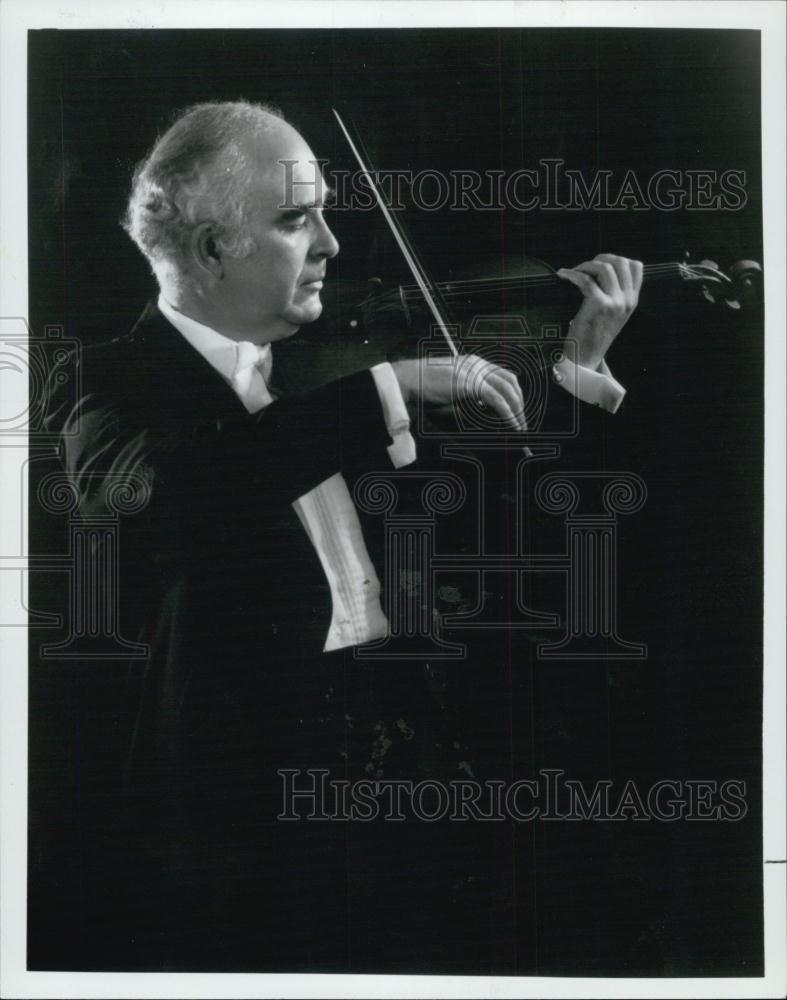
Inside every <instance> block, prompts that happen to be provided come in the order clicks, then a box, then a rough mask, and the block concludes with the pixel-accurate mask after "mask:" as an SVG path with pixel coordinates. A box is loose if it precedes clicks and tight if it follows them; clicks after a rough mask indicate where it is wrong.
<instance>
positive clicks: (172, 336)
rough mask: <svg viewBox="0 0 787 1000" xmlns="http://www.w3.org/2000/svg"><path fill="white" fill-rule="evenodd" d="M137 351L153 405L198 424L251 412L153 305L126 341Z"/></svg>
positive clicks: (143, 386) (142, 389)
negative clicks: (185, 413)
mask: <svg viewBox="0 0 787 1000" xmlns="http://www.w3.org/2000/svg"><path fill="white" fill-rule="evenodd" d="M123 339H124V340H126V341H127V343H128V346H129V347H130V349H131V350H132V353H133V357H134V364H135V367H136V368H137V371H138V373H139V378H140V380H141V383H140V385H139V391H140V392H142V393H144V394H145V396H147V398H148V401H149V402H150V404H151V405H156V406H158V407H160V408H162V409H164V410H168V411H170V410H171V411H174V412H176V413H183V412H189V413H191V414H192V415H193V416H195V417H196V418H197V420H215V419H218V418H220V417H226V416H231V415H232V414H238V413H241V414H243V413H245V412H246V410H245V408H244V406H243V404H242V403H241V401H240V400H239V399H238V397H237V395H236V394H235V391H234V390H233V389H232V387H231V386H230V385H228V384H227V383H226V382H225V381H224V379H223V378H222V377H221V375H219V373H218V372H217V371H216V370H215V368H213V366H212V365H210V364H209V363H208V362H207V361H206V360H205V358H203V356H202V355H201V354H200V353H199V352H198V351H196V350H195V349H194V348H193V347H192V346H191V344H189V342H188V341H187V340H186V338H185V337H184V336H182V334H181V333H179V332H178V330H176V329H175V327H174V326H173V325H172V324H171V323H170V322H169V321H168V320H167V319H166V318H165V317H164V316H163V315H162V314H161V312H160V311H159V309H158V307H157V305H156V304H155V302H152V301H151V302H149V303H148V305H147V306H146V307H145V311H144V312H143V313H142V315H141V316H140V318H139V320H138V321H137V323H136V325H135V326H134V328H133V329H132V330H131V332H130V333H129V334H128V335H127V337H126V338H123Z"/></svg>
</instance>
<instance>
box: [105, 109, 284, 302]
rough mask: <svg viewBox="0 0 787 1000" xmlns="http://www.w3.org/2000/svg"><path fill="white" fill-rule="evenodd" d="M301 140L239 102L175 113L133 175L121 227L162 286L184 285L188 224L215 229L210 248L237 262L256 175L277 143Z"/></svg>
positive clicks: (271, 116) (243, 251)
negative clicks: (203, 224)
mask: <svg viewBox="0 0 787 1000" xmlns="http://www.w3.org/2000/svg"><path fill="white" fill-rule="evenodd" d="M283 138H284V139H286V140H287V141H288V142H290V143H294V144H297V142H298V141H300V142H301V143H302V142H303V140H301V139H300V136H299V135H298V133H297V132H296V131H295V130H294V129H293V128H292V127H291V126H290V125H288V124H287V122H285V121H284V118H283V116H282V115H281V113H280V112H279V110H278V109H276V108H274V107H271V106H268V105H263V104H250V103H247V102H245V101H237V102H221V103H211V104H197V105H195V106H194V107H191V108H189V109H188V110H187V111H186V112H185V113H183V114H182V115H180V116H179V117H178V119H177V120H176V121H175V122H174V124H173V125H172V126H171V127H170V128H169V129H168V130H167V131H166V132H165V133H164V135H162V136H161V137H160V138H159V139H158V141H157V142H156V144H155V146H154V147H153V149H152V150H151V151H150V153H149V154H148V156H147V157H146V158H145V159H144V160H143V161H142V162H141V163H140V164H139V165H138V166H137V168H136V170H135V172H134V179H133V183H132V190H131V196H130V198H129V202H128V208H127V212H126V216H125V219H124V223H123V225H124V228H125V230H126V232H127V233H128V234H129V236H130V237H131V238H132V239H133V240H134V242H135V243H136V244H137V246H138V247H139V248H140V250H141V251H142V253H143V254H144V255H145V256H146V257H147V258H148V260H149V261H150V264H151V266H152V268H153V271H154V272H155V274H156V276H157V277H158V279H159V283H160V284H161V285H162V287H167V286H169V287H172V286H173V285H174V286H178V285H181V284H182V283H183V282H184V281H188V270H189V269H188V247H189V242H190V238H191V233H192V231H193V229H194V227H195V226H196V225H198V224H199V223H200V222H203V221H205V220H211V221H212V222H213V223H214V224H215V234H214V238H215V240H216V245H217V246H218V248H219V249H220V250H221V251H222V252H223V253H225V254H227V255H229V256H234V257H241V258H242V257H245V256H247V255H248V254H249V253H250V252H251V251H252V250H253V249H254V241H253V239H252V236H251V234H250V226H249V223H250V213H251V212H252V211H253V207H254V199H253V197H249V195H250V193H251V192H252V189H253V185H254V184H255V183H256V182H257V181H258V180H259V176H260V171H261V170H262V171H265V172H267V171H268V170H270V169H273V168H274V167H275V163H276V159H277V155H278V154H277V155H273V156H267V154H266V149H267V148H268V147H270V149H271V150H280V149H281V148H282V139H283Z"/></svg>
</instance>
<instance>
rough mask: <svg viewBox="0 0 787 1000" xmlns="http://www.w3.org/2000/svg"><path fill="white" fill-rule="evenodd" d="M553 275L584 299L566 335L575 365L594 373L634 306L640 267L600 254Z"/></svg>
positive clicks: (640, 274) (640, 276) (632, 262)
mask: <svg viewBox="0 0 787 1000" xmlns="http://www.w3.org/2000/svg"><path fill="white" fill-rule="evenodd" d="M557 274H558V277H561V278H565V279H566V281H570V282H571V283H572V284H573V285H576V286H577V288H578V289H579V290H580V291H581V292H582V295H583V296H584V301H583V303H582V305H581V307H580V309H579V312H578V313H577V314H576V316H575V317H574V319H573V320H572V321H571V331H570V334H569V335H570V338H571V340H572V341H574V342H575V343H576V350H577V355H576V359H575V360H576V363H577V364H578V365H582V366H583V367H585V368H590V369H591V370H592V371H596V370H597V369H598V366H599V365H600V364H601V362H602V361H603V360H604V356H605V355H606V353H607V351H608V350H609V348H610V346H611V345H612V342H613V341H614V340H615V337H617V335H618V333H620V331H621V330H622V328H623V326H624V325H625V323H626V321H627V320H628V318H629V316H630V315H631V314H632V312H633V311H634V309H635V308H636V306H637V302H638V301H639V290H640V287H641V286H642V263H641V262H640V261H638V260H629V259H628V258H627V257H616V256H615V255H614V254H611V253H600V254H598V256H597V257H594V258H593V260H586V261H585V262H584V263H582V264H577V266H576V267H573V268H565V267H564V268H561V269H560V270H559V271H558V272H557Z"/></svg>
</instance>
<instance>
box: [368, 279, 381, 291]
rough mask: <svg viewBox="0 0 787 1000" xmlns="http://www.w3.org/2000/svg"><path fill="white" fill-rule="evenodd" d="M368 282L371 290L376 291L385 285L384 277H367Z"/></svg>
mask: <svg viewBox="0 0 787 1000" xmlns="http://www.w3.org/2000/svg"><path fill="white" fill-rule="evenodd" d="M366 284H367V285H368V286H369V291H370V292H376V291H378V290H379V289H380V288H382V287H383V279H382V278H367V279H366Z"/></svg>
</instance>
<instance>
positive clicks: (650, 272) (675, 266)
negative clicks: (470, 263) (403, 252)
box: [376, 263, 685, 304]
mask: <svg viewBox="0 0 787 1000" xmlns="http://www.w3.org/2000/svg"><path fill="white" fill-rule="evenodd" d="M684 267H685V265H684V264H682V263H667V264H647V265H645V267H644V268H643V277H647V278H654V277H660V276H664V277H666V276H668V275H670V274H674V273H676V272H678V273H679V272H680V271H681V270H682V269H684ZM562 280H563V279H561V278H559V277H558V276H557V275H556V274H544V275H522V276H521V277H513V278H512V277H498V278H471V279H467V280H462V279H460V280H457V281H446V282H442V283H440V284H439V285H438V286H437V287H438V288H439V289H440V292H441V294H442V295H443V296H444V297H445V298H456V297H457V296H461V295H465V294H468V293H473V292H484V291H490V292H491V291H495V290H499V291H506V290H508V289H511V290H517V289H523V290H527V289H528V288H538V287H543V286H547V285H556V284H558V283H559V282H560V281H562ZM397 291H401V293H402V294H404V296H405V299H406V301H407V300H409V298H411V297H412V296H413V295H414V294H417V292H418V288H417V286H415V285H402V286H400V288H399V289H398V290H397ZM384 294H385V296H386V297H388V296H390V301H391V304H393V303H394V302H395V301H396V300H398V294H396V293H390V292H386V293H384ZM381 298H382V297H380V298H378V299H377V300H376V301H377V302H378V303H379V302H380V301H381Z"/></svg>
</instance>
